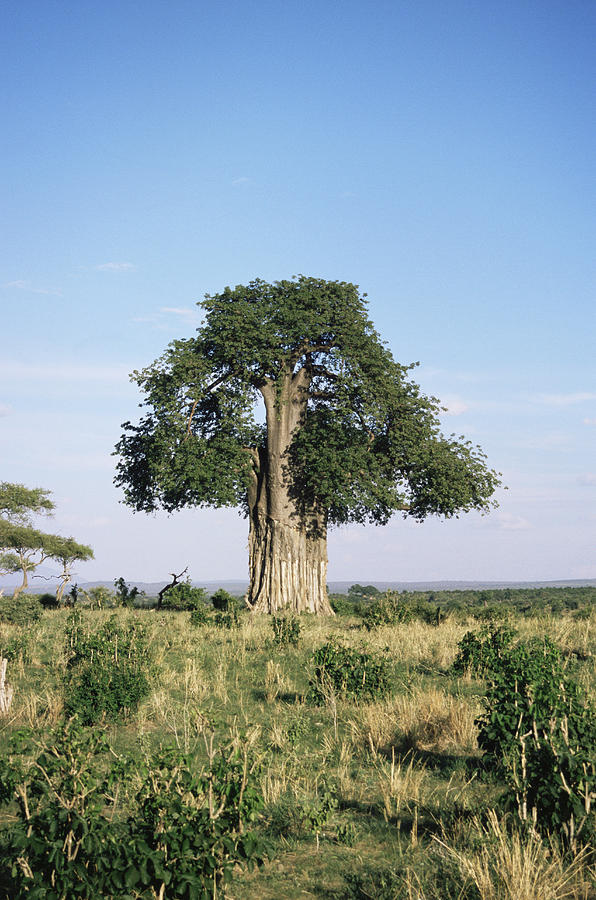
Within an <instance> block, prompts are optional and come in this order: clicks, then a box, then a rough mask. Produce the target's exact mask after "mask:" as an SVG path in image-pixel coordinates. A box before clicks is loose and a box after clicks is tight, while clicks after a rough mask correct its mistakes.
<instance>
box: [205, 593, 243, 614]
mask: <svg viewBox="0 0 596 900" xmlns="http://www.w3.org/2000/svg"><path fill="white" fill-rule="evenodd" d="M211 605H212V606H213V609H217V610H219V612H227V611H228V610H229V609H231V608H232V607H233V606H237V605H238V601H237V599H236V597H234V595H233V594H230V593H228V591H224V589H223V588H219V590H217V591H216V592H215V593H214V594H212V596H211Z"/></svg>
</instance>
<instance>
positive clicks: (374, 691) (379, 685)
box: [308, 640, 389, 703]
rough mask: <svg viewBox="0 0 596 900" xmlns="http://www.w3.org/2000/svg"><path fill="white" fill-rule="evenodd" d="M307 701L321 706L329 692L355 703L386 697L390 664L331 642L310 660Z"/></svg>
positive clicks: (369, 654)
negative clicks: (310, 671)
mask: <svg viewBox="0 0 596 900" xmlns="http://www.w3.org/2000/svg"><path fill="white" fill-rule="evenodd" d="M312 663H313V665H314V670H313V677H312V678H311V680H310V689H309V693H308V698H309V700H310V701H311V702H313V703H323V702H325V700H326V699H327V698H328V695H329V693H330V691H332V692H333V693H334V694H335V695H336V696H339V697H342V698H345V699H354V700H377V699H380V698H382V697H385V696H386V695H387V694H388V693H389V664H388V661H387V660H386V659H385V658H384V657H380V656H375V655H373V654H372V653H367V652H366V651H364V650H360V651H359V650H354V649H352V648H351V647H344V646H343V645H342V644H340V643H338V642H337V641H335V640H330V641H329V642H328V643H326V644H323V646H322V647H319V648H318V650H315V652H314V653H313V656H312Z"/></svg>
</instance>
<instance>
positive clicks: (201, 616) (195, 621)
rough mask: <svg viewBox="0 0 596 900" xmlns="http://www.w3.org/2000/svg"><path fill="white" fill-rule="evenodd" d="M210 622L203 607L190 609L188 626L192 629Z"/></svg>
mask: <svg viewBox="0 0 596 900" xmlns="http://www.w3.org/2000/svg"><path fill="white" fill-rule="evenodd" d="M210 621H211V617H210V616H209V613H208V612H207V608H206V607H205V606H197V608H196V609H191V611H190V624H191V625H192V626H193V628H198V627H199V626H201V625H208V624H209V622H210Z"/></svg>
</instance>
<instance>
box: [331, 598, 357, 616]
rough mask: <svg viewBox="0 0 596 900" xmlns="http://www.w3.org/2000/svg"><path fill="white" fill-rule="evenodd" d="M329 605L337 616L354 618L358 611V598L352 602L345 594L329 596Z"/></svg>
mask: <svg viewBox="0 0 596 900" xmlns="http://www.w3.org/2000/svg"><path fill="white" fill-rule="evenodd" d="M329 603H330V604H331V609H332V610H333V612H334V613H335V615H336V616H353V615H354V614H355V613H356V612H357V610H358V604H359V601H358V598H356V599H354V600H350V599H349V598H348V597H346V596H345V594H329Z"/></svg>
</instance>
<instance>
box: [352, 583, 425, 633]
mask: <svg viewBox="0 0 596 900" xmlns="http://www.w3.org/2000/svg"><path fill="white" fill-rule="evenodd" d="M413 618H414V610H413V609H412V607H411V606H410V604H407V603H403V602H401V601H400V600H399V599H398V596H397V595H396V594H395V593H394V592H393V591H388V592H387V593H386V594H383V595H382V596H381V597H379V598H378V599H376V600H373V602H372V603H370V604H369V605H368V606H366V607H364V609H363V611H362V623H363V625H364V627H365V628H366V629H367V630H368V631H371V629H373V628H379V627H380V626H381V625H400V624H401V623H403V622H411V621H412V619H413Z"/></svg>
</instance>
